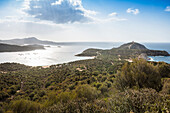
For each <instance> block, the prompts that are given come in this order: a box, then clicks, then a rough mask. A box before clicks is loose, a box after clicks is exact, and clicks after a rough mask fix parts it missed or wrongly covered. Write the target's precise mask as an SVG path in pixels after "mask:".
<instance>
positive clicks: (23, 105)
mask: <svg viewBox="0 0 170 113" xmlns="http://www.w3.org/2000/svg"><path fill="white" fill-rule="evenodd" d="M10 109H11V110H12V111H13V112H14V113H37V112H38V111H40V109H41V106H40V104H38V103H35V102H32V101H28V100H17V101H13V102H12V103H11V105H10Z"/></svg>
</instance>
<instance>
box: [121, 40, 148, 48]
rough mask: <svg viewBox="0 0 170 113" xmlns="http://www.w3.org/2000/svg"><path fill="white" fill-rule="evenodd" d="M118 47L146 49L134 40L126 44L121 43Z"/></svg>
mask: <svg viewBox="0 0 170 113" xmlns="http://www.w3.org/2000/svg"><path fill="white" fill-rule="evenodd" d="M119 49H139V50H146V49H147V48H146V47H145V46H144V45H142V44H139V43H136V42H130V43H127V44H123V45H121V46H120V47H119Z"/></svg>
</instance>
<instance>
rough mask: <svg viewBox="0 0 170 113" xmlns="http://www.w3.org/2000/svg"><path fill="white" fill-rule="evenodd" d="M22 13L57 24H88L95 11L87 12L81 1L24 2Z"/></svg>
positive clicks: (31, 0)
mask: <svg viewBox="0 0 170 113" xmlns="http://www.w3.org/2000/svg"><path fill="white" fill-rule="evenodd" d="M23 11H24V12H26V13H27V14H28V15H30V16H33V17H34V18H38V19H40V20H47V21H52V22H54V23H57V24H65V23H75V22H88V21H91V20H92V17H91V15H96V14H97V13H96V12H95V11H91V10H87V9H85V8H84V7H83V6H82V2H81V0H48V1H46V0H25V2H24V8H23Z"/></svg>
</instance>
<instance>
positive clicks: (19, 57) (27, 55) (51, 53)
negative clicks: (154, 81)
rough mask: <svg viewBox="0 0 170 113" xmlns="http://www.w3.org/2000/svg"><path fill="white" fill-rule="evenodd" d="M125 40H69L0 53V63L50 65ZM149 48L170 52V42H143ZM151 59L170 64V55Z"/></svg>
mask: <svg viewBox="0 0 170 113" xmlns="http://www.w3.org/2000/svg"><path fill="white" fill-rule="evenodd" d="M121 44H123V42H70V43H69V42H67V43H65V44H63V43H62V44H61V45H60V46H50V47H49V46H45V50H34V51H25V52H3V53H0V63H7V62H8V63H20V64H25V65H28V66H48V65H54V64H62V63H68V62H72V61H77V60H85V59H92V58H93V57H78V56H75V55H76V54H79V53H81V52H83V51H84V50H86V49H88V48H98V49H111V48H115V47H119V46H120V45H121ZM142 44H144V45H145V46H146V47H147V48H148V49H153V50H165V51H167V52H169V53H170V43H142ZM149 57H150V58H151V61H156V62H158V61H163V62H166V63H169V64H170V57H169V56H168V57H166V56H156V57H152V56H149Z"/></svg>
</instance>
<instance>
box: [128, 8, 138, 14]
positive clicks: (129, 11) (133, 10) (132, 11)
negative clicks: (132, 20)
mask: <svg viewBox="0 0 170 113" xmlns="http://www.w3.org/2000/svg"><path fill="white" fill-rule="evenodd" d="M126 12H127V13H131V14H134V15H137V14H139V13H140V11H139V9H132V8H128V9H127V10H126Z"/></svg>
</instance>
